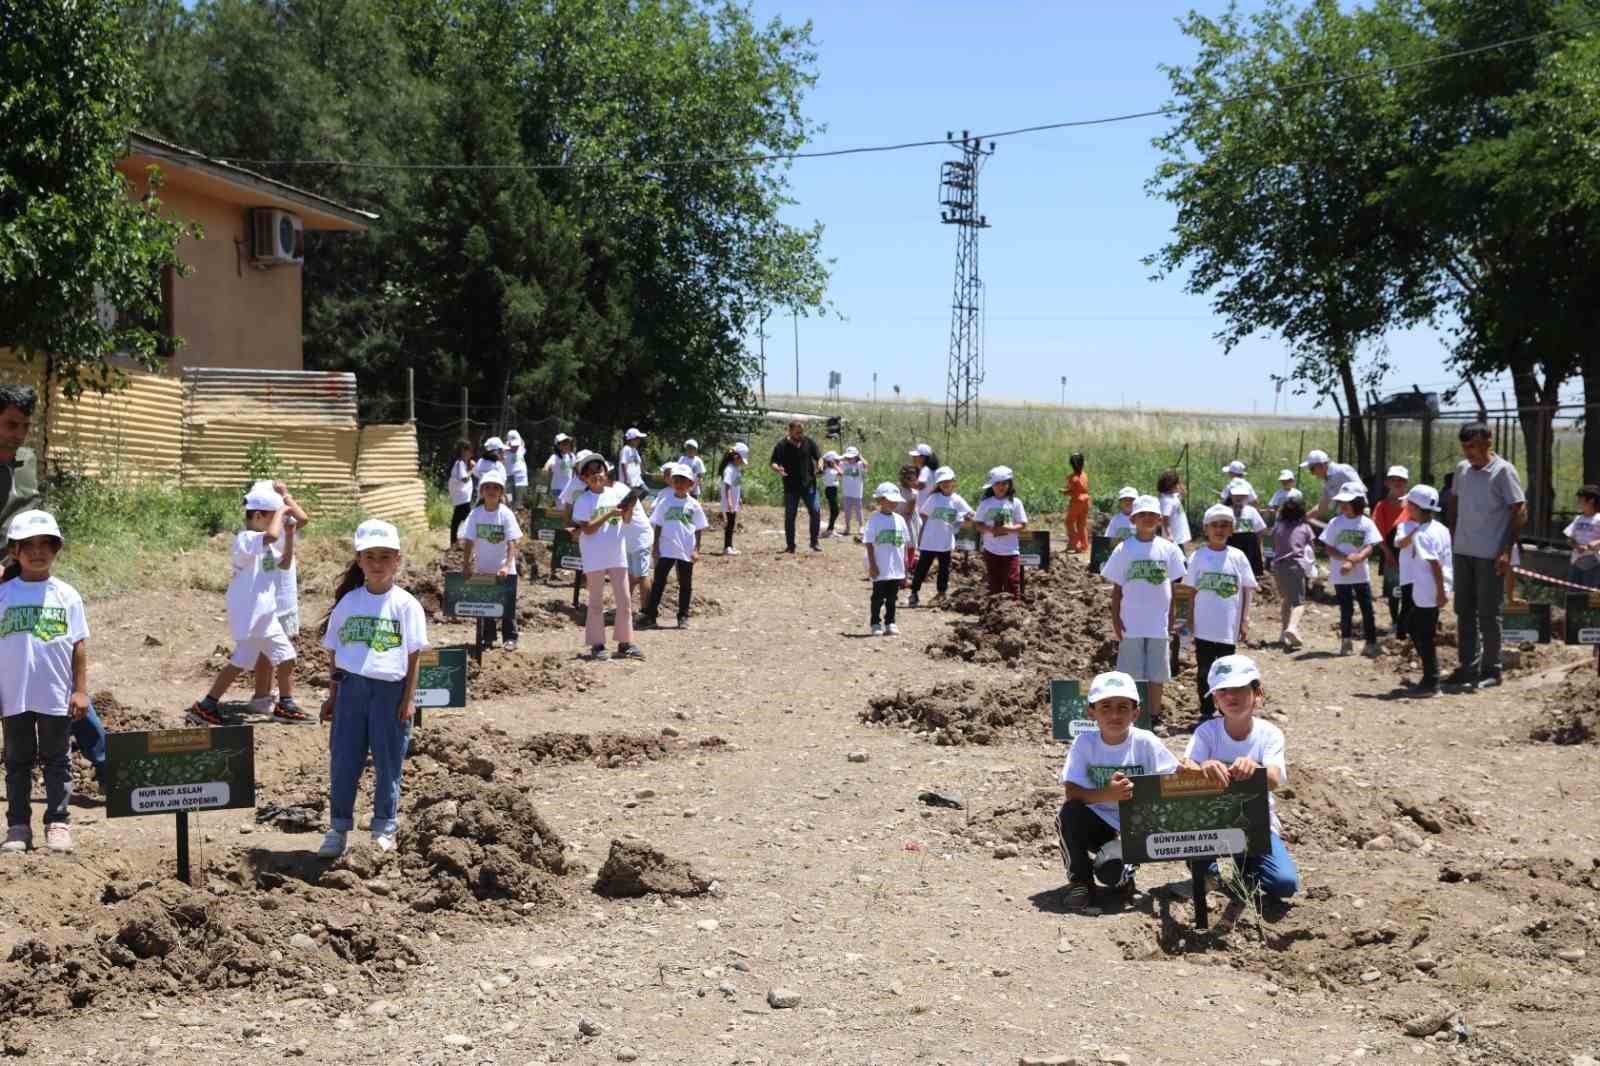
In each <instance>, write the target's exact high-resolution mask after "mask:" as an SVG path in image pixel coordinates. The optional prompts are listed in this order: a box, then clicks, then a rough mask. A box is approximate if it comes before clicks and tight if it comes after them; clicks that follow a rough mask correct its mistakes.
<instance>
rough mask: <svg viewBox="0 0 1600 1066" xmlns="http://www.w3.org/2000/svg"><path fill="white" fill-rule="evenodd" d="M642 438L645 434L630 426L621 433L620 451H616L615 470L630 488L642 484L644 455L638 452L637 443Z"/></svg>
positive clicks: (640, 441) (641, 441) (641, 440)
mask: <svg viewBox="0 0 1600 1066" xmlns="http://www.w3.org/2000/svg"><path fill="white" fill-rule="evenodd" d="M644 439H645V434H643V433H641V432H639V431H638V430H637V429H634V428H632V427H631V426H630V427H629V428H628V431H627V432H626V433H624V434H623V435H622V451H620V452H618V453H617V471H618V473H619V474H620V479H621V481H622V483H623V484H624V485H626V486H628V487H629V488H630V489H636V488H639V487H641V486H642V485H643V484H644V456H642V455H640V454H639V445H640V444H641V443H643V441H644Z"/></svg>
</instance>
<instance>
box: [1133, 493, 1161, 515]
mask: <svg viewBox="0 0 1600 1066" xmlns="http://www.w3.org/2000/svg"><path fill="white" fill-rule="evenodd" d="M1128 513H1129V514H1130V515H1136V514H1160V513H1161V503H1160V501H1159V500H1157V499H1156V498H1155V497H1154V496H1140V497H1139V498H1138V499H1137V500H1134V501H1133V510H1132V511H1130V512H1128Z"/></svg>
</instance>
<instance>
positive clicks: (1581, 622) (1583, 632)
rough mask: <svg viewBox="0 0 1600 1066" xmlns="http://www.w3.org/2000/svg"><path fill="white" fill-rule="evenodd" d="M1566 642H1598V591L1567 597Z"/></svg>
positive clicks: (1599, 610)
mask: <svg viewBox="0 0 1600 1066" xmlns="http://www.w3.org/2000/svg"><path fill="white" fill-rule="evenodd" d="M1567 643H1568V644H1600V593H1589V594H1587V595H1585V594H1584V593H1582V592H1574V593H1573V594H1572V595H1570V596H1568V597H1567Z"/></svg>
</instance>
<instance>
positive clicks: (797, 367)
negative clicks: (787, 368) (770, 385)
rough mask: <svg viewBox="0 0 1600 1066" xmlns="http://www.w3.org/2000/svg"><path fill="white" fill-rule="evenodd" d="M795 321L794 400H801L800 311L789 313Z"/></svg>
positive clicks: (795, 310) (796, 309) (797, 309)
mask: <svg viewBox="0 0 1600 1066" xmlns="http://www.w3.org/2000/svg"><path fill="white" fill-rule="evenodd" d="M789 316H790V317H791V318H793V319H794V398H795V399H797V400H798V399H799V398H800V309H799V308H798V307H797V308H795V309H794V310H793V311H790V312H789Z"/></svg>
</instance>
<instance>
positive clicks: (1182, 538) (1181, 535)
mask: <svg viewBox="0 0 1600 1066" xmlns="http://www.w3.org/2000/svg"><path fill="white" fill-rule="evenodd" d="M1186 491H1187V490H1186V489H1185V488H1184V485H1183V478H1181V477H1179V476H1178V472H1177V471H1176V470H1167V471H1165V472H1163V473H1162V475H1161V476H1160V477H1159V478H1157V479H1156V501H1157V502H1158V503H1159V504H1160V505H1161V522H1162V528H1161V535H1162V536H1163V537H1166V538H1167V539H1168V540H1170V541H1172V543H1174V544H1176V545H1177V546H1178V547H1179V548H1182V547H1184V546H1185V545H1186V544H1188V543H1189V541H1190V540H1191V539H1192V538H1191V536H1190V533H1189V516H1188V515H1187V514H1186V513H1184V509H1183V494H1184V493H1185V492H1186Z"/></svg>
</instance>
